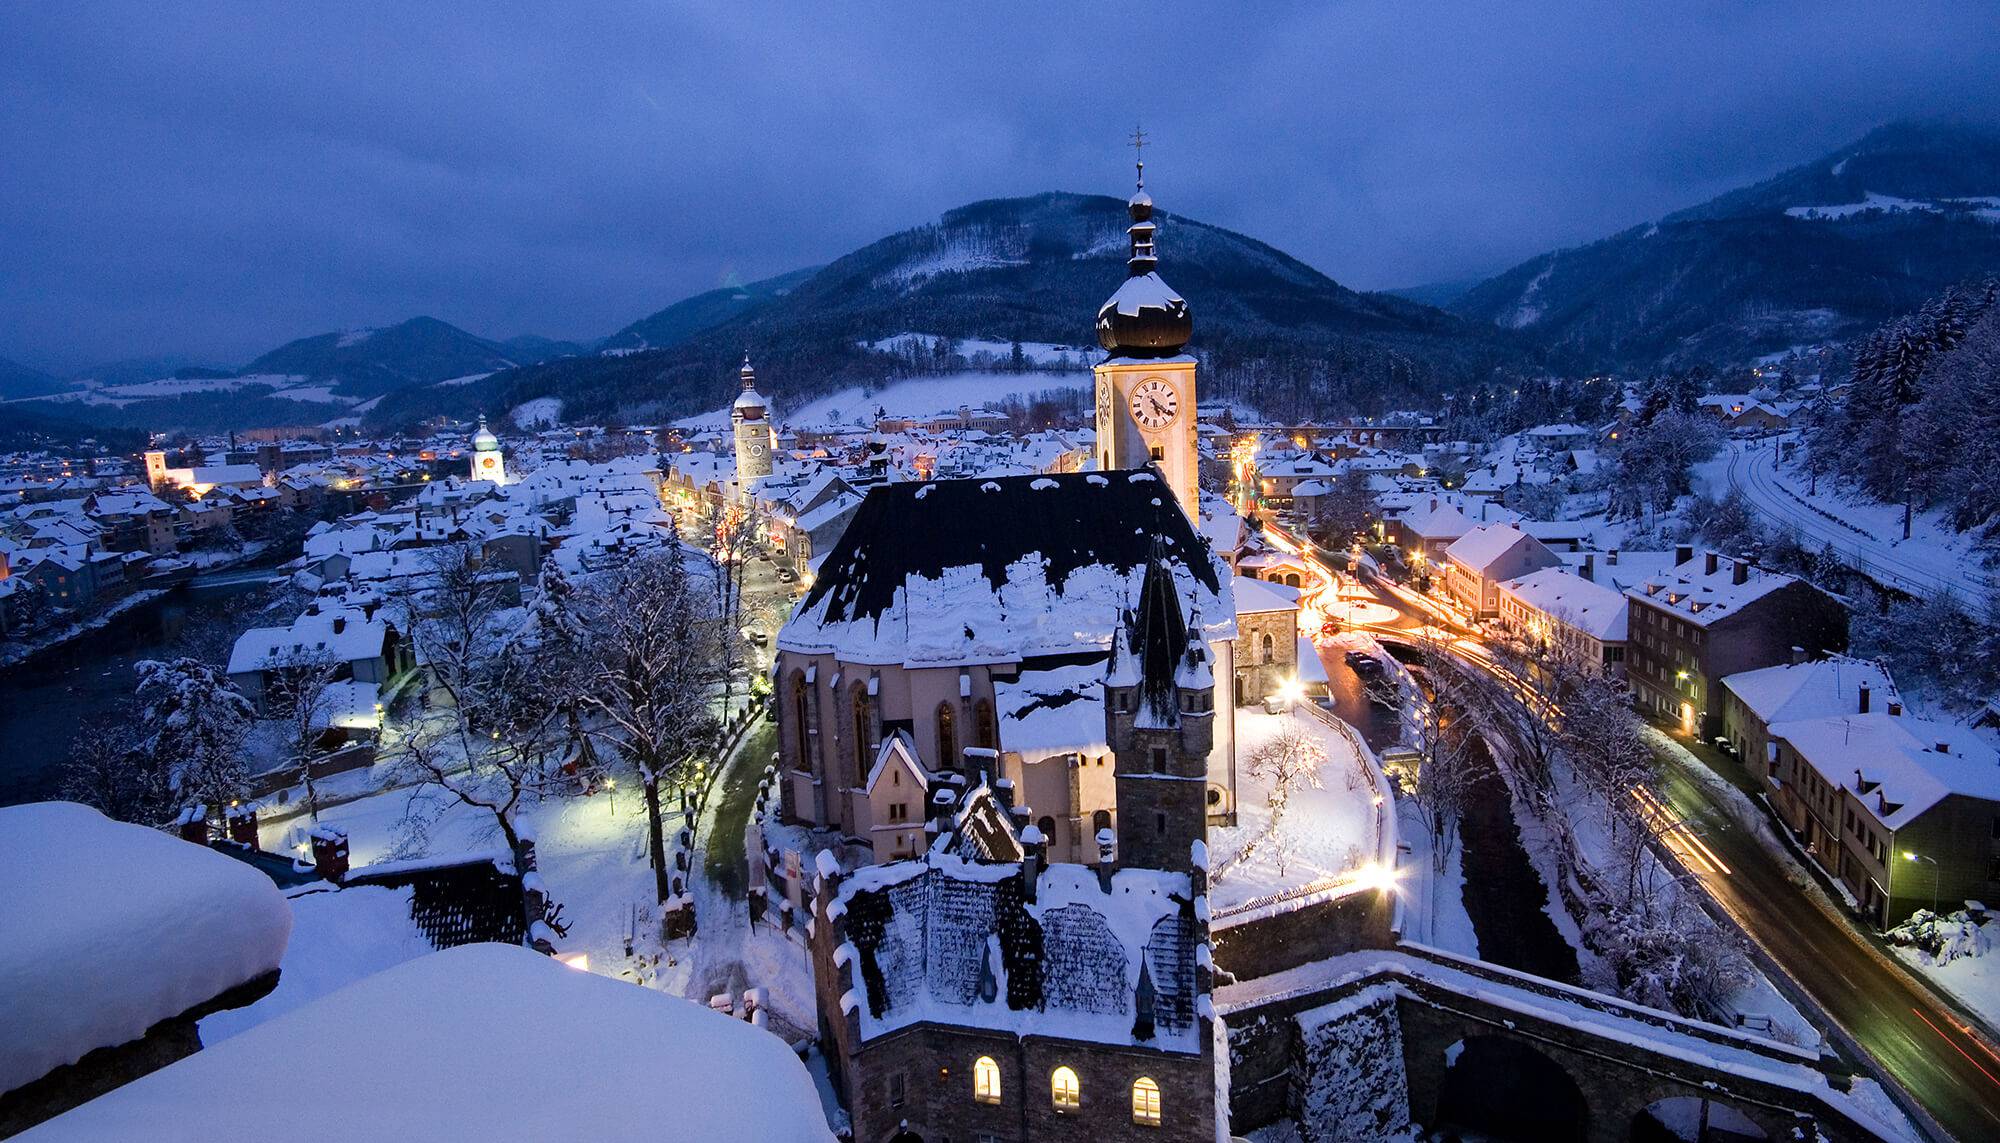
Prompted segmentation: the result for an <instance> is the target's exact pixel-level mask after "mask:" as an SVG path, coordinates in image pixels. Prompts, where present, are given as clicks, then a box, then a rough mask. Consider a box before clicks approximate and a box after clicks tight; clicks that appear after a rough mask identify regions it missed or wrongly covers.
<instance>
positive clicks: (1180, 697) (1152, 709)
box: [1104, 538, 1215, 871]
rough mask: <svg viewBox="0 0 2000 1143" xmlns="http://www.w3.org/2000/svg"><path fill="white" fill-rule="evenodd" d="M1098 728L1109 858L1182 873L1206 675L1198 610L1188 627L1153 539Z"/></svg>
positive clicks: (1202, 789)
mask: <svg viewBox="0 0 2000 1143" xmlns="http://www.w3.org/2000/svg"><path fill="white" fill-rule="evenodd" d="M1104 734H1105V739H1106V741H1107V742H1109V743H1110V745H1111V753H1112V757H1113V759H1114V763H1115V774H1114V778H1115V781H1116V783H1117V789H1118V828H1117V838H1118V840H1117V844H1118V863H1119V864H1120V865H1122V866H1127V867H1137V868H1143V869H1168V870H1181V871H1185V870H1186V869H1187V868H1188V866H1189V857H1188V853H1189V846H1190V845H1191V843H1193V842H1195V841H1206V840H1207V838H1208V805H1207V796H1208V755H1209V751H1210V749H1211V748H1212V747H1213V746H1214V742H1215V677H1214V672H1213V670H1211V668H1210V666H1209V657H1208V647H1207V644H1206V643H1204V642H1203V640H1202V638H1201V616H1200V615H1199V614H1198V613H1197V614H1196V615H1195V616H1194V630H1193V631H1190V630H1189V626H1188V624H1187V622H1186V621H1184V620H1183V619H1182V616H1181V603H1180V596H1179V594H1178V592H1177V591H1176V590H1175V587H1174V575H1173V572H1172V570H1170V569H1169V568H1168V567H1167V557H1166V545H1165V542H1164V541H1162V540H1159V539H1157V538H1156V539H1155V540H1154V541H1153V551H1152V556H1151V558H1150V559H1149V560H1148V561H1147V563H1146V574H1145V578H1144V579H1143V580H1142V581H1141V582H1140V585H1139V609H1138V612H1137V613H1136V614H1134V615H1132V616H1129V617H1127V619H1126V620H1125V621H1122V622H1120V623H1119V624H1118V627H1117V630H1116V632H1115V633H1114V634H1113V636H1112V643H1111V662H1110V665H1109V668H1108V670H1107V671H1106V673H1105V677H1104Z"/></svg>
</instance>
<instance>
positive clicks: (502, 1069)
mask: <svg viewBox="0 0 2000 1143" xmlns="http://www.w3.org/2000/svg"><path fill="white" fill-rule="evenodd" d="M169 840H171V839H169ZM183 844H184V843H183ZM218 1114H220V1115H224V1116H226V1117H227V1119H228V1120H229V1121H231V1122H236V1123H256V1124H269V1125H278V1124H291V1125H294V1126H295V1127H297V1128H298V1129H299V1130H302V1131H306V1132H307V1133H308V1134H310V1133H312V1132H313V1131H315V1130H318V1131H321V1132H323V1133H325V1134H327V1135H328V1136H329V1137H330V1138H337V1139H340V1140H343V1141H344V1143H367V1141H370V1140H385V1141H388V1140H394V1141H396V1143H402V1141H405V1140H425V1141H426V1143H451V1141H455V1140H466V1141H468V1143H470V1141H478V1143H489V1141H493V1140H524V1141H525V1140H534V1141H537V1143H539V1141H542V1140H552V1139H689V1140H693V1139H700V1140H716V1141H726V1140H756V1141H759V1143H763V1141H776V1143H789V1141H792V1140H799V1141H805V1140H815V1141H817V1140H830V1139H832V1137H833V1136H832V1133H831V1132H829V1131H828V1130H827V1126H826V1121H825V1119H824V1118H823V1117H822V1115H821V1112H820V1102H819V1097H818V1095H817V1094H816V1093H815V1091H814V1089H813V1084H812V1080H811V1078H810V1077H809V1076H808V1075H807V1073H806V1069H805V1066H804V1065H803V1064H801V1063H800V1062H799V1060H798V1057H796V1056H794V1055H793V1054H792V1052H791V1049H790V1048H789V1047H787V1046H786V1045H785V1043H784V1042H783V1041H782V1040H780V1039H778V1038H777V1037H776V1036H773V1035H771V1034H770V1033H769V1032H766V1031H764V1030H762V1029H760V1028H755V1027H752V1026H751V1025H749V1024H745V1023H743V1022H741V1021H738V1020H732V1019H730V1018H729V1017H727V1016H723V1015H721V1014H719V1013H715V1012H710V1011H708V1010H707V1009H705V1008H702V1007H701V1006H699V1005H696V1004H692V1003H690V1002H688V1001H685V1000H680V999H677V998H674V997H670V996H665V995H662V994H660V993H658V992H654V991H651V990H648V989H644V988H638V987H634V986H633V985H631V984H626V983H623V982H621V981H616V980H611V979H609V978H607V977H602V976H595V975H592V974H590V973H587V972H578V971H576V970H574V969H571V968H567V967H565V966H563V965H560V964H558V963H556V962H555V961H553V960H550V959H549V958H547V957H544V956H540V955H538V954H536V953H532V952H529V951H527V950H526V949H520V948H514V947H512V946H509V945H465V946H463V947H460V948H455V949H451V950H448V951H446V952H440V953H433V954H432V955H430V956H426V957H421V958H419V959H417V960H413V961H409V962H407V963H405V964H401V965H398V966H396V967H395V968H392V969H389V970H388V971H387V972H383V973H379V974H377V975H375V976H371V977H369V978H367V979H365V980H362V981H360V982H359V983H357V984H354V985H351V986H349V987H347V988H344V989H341V990H340V991H338V992H335V993H333V994H332V995H330V996H327V997H324V998H322V999H320V1000H317V1001H315V1002H313V1003H311V1004H308V1005H306V1006H305V1007H303V1008H300V1009H298V1010H297V1011H295V1012H291V1013H288V1014H286V1015H284V1016H281V1017H279V1018H277V1019H275V1020H272V1021H271V1022H270V1023H268V1024H263V1025H260V1026H258V1027H256V1028H252V1029H250V1030H249V1031H247V1032H244V1033H243V1034H241V1035H239V1036H235V1037H232V1038H231V1039H228V1040H226V1041H224V1042H222V1043H220V1044H217V1045H216V1046H214V1047H212V1048H209V1049H207V1050H206V1051H203V1052H199V1053H197V1054H195V1055H193V1056H190V1057H188V1058H187V1059H185V1060H182V1061H181V1062H179V1063H177V1064H174V1065H173V1066H171V1067H167V1068H163V1069H161V1070H160V1071H157V1072H154V1073H153V1074H151V1075H149V1076H146V1077H145V1078H143V1079H140V1080H138V1081H136V1082H134V1083H131V1084H128V1085H126V1086H125V1087H122V1088H119V1089H118V1090H116V1091H114V1092H112V1093H110V1094H109V1095H106V1096H103V1097H101V1098H99V1099H97V1100H94V1101H92V1102H90V1103H87V1104H85V1105H83V1106H82V1107H79V1108H77V1109H76V1110H74V1111H72V1112H69V1113H68V1114H66V1115H62V1116H58V1117H57V1118H55V1119H53V1120H50V1121H49V1122H47V1123H45V1124H43V1125H41V1126H40V1127H38V1128H35V1129H33V1130H31V1131H29V1132H28V1133H27V1134H25V1135H22V1136H20V1138H21V1139H23V1140H29V1141H33V1143H53V1141H56V1140H79V1141H81V1140H92V1141H95V1140H102V1139H141V1138H143V1139H150V1140H188V1141H190V1143H193V1141H197V1140H202V1141H205V1140H207V1139H210V1138H212V1137H213V1134H214V1130H215V1118H214V1117H215V1116H216V1115H218Z"/></svg>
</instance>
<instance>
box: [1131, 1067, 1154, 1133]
mask: <svg viewBox="0 0 2000 1143" xmlns="http://www.w3.org/2000/svg"><path fill="white" fill-rule="evenodd" d="M1132 1122H1134V1123H1138V1124H1143V1125H1145V1126H1147V1127H1158V1126H1159V1125H1160V1085H1159V1084H1156V1083H1154V1082H1153V1081H1152V1079H1151V1077H1149V1076H1140V1077H1139V1078H1138V1079H1136V1080H1133V1081H1132Z"/></svg>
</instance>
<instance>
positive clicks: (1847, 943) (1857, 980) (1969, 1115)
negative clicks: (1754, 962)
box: [1659, 752, 2000, 1140]
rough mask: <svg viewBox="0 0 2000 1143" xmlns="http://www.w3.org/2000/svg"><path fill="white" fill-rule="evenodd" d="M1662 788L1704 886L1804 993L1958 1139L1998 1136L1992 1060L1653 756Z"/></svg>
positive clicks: (1697, 787) (1710, 794)
mask: <svg viewBox="0 0 2000 1143" xmlns="http://www.w3.org/2000/svg"><path fill="white" fill-rule="evenodd" d="M1660 758H1661V763H1662V764H1661V767H1660V785H1659V792H1660V793H1661V794H1662V795H1663V796H1664V797H1665V798H1666V800H1667V803H1668V805H1669V806H1671V807H1672V809H1673V810H1674V811H1675V813H1676V814H1677V815H1678V816H1679V817H1680V818H1681V819H1682V821H1684V822H1685V823H1686V824H1687V826H1688V827H1689V829H1690V830H1692V831H1693V832H1694V833H1695V834H1696V836H1697V837H1698V838H1699V839H1700V841H1701V842H1702V843H1703V845H1704V846H1705V848H1706V849H1707V850H1708V851H1709V852H1710V853H1712V854H1713V856H1714V857H1715V859H1716V860H1715V861H1714V862H1701V861H1689V862H1687V863H1686V864H1687V867H1688V868H1689V870H1690V871H1691V872H1693V874H1694V876H1695V877H1696V879H1697V880H1698V881H1699V882H1700V883H1701V886H1702V888H1704V889H1705V890H1707V891H1708V894H1709V896H1710V897H1711V898H1713V899H1714V900H1715V902H1716V903H1717V904H1718V905H1720V906H1721V907H1722V909H1723V910H1724V911H1725V912H1727V913H1728V914H1729V916H1730V917H1731V918H1733V919H1734V920H1735V921H1736V923H1737V925H1738V926H1739V927H1741V928H1742V929H1743V931H1744V932H1745V933H1747V934H1748V935H1749V936H1750V939H1752V940H1754V941H1756V942H1757V945H1758V947H1760V948H1762V949H1763V950H1764V951H1765V952H1766V953H1768V954H1769V955H1770V957H1771V958H1772V959H1773V960H1774V961H1776V962H1777V963H1778V964H1780V965H1781V966H1783V968H1784V970H1785V972H1786V974H1787V975H1789V976H1790V977H1791V978H1792V981H1793V982H1794V983H1795V984H1797V985H1798V986H1799V988H1801V989H1802V990H1804V992H1805V993H1806V995H1808V996H1810V997H1812V999H1813V1000H1814V1001H1815V1002H1817V1003H1818V1004H1819V1005H1820V1007H1821V1008H1823V1009H1825V1011H1826V1013H1827V1014H1828V1015H1829V1016H1831V1017H1832V1019H1833V1020H1834V1022H1836V1023H1837V1024H1839V1025H1840V1027H1841V1029H1842V1030H1844V1031H1845V1032H1847V1034H1848V1035H1849V1036H1852V1037H1853V1038H1854V1041H1855V1042H1856V1043H1858V1044H1859V1045H1860V1046H1861V1048H1862V1049H1863V1050H1864V1051H1866V1052H1867V1053H1868V1054H1869V1055H1870V1056H1871V1057H1873V1058H1874V1059H1875V1061H1876V1062H1877V1063H1879V1064H1880V1065H1881V1066H1882V1068H1883V1070H1884V1071H1886V1072H1887V1073H1888V1074H1889V1075H1890V1076H1892V1077H1893V1078H1894V1079H1895V1080H1896V1082H1897V1083H1899V1084H1901V1085H1902V1086H1903V1088H1904V1090H1906V1091H1908V1092H1909V1093H1910V1094H1911V1095H1912V1096H1914V1097H1915V1098H1916V1100H1917V1101H1918V1102H1919V1103H1921V1104H1923V1106H1924V1107H1925V1109H1926V1110H1928V1111H1929V1112H1930V1113H1931V1114H1932V1115H1933V1116H1934V1117H1936V1119H1937V1120H1938V1122H1939V1123H1940V1124H1942V1125H1943V1126H1944V1128H1945V1129H1946V1130H1947V1131H1950V1132H1951V1133H1952V1135H1953V1136H1954V1137H1956V1138H1958V1139H1965V1140H1974V1139H2000V1057H1996V1056H1995V1055H1993V1054H1992V1052H1990V1051H1989V1050H1988V1049H1987V1048H1986V1046H1985V1045H1984V1044H1982V1043H1981V1042H1980V1041H1979V1040H1977V1039H1975V1038H1974V1037H1972V1036H1969V1035H1967V1034H1966V1033H1965V1032H1964V1031H1962V1030H1961V1022H1960V1019H1959V1017H1958V1016H1956V1015H1955V1014H1954V1013H1953V1012H1951V1010H1950V1009H1949V1008H1947V1007H1945V1006H1944V1005H1943V1004H1941V1003H1940V1002H1939V1001H1938V1000H1937V998H1936V997H1935V996H1933V995H1932V994H1931V993H1930V992H1929V991H1928V990H1926V989H1924V988H1923V987H1921V986H1920V985H1917V984H1916V983H1914V982H1912V981H1911V980H1909V979H1908V978H1907V977H1906V976H1904V975H1903V973H1902V972H1901V971H1899V970H1897V969H1894V968H1892V967H1890V966H1889V965H1887V964H1885V963H1883V961H1882V960H1881V959H1880V957H1881V954H1879V953H1878V952H1877V951H1876V950H1875V949H1873V948H1872V947H1871V946H1869V945H1868V944H1866V943H1865V940H1864V938H1862V937H1861V936H1860V935H1859V934H1857V933H1856V932H1855V931H1854V929H1853V927H1852V926H1851V925H1850V924H1849V923H1848V922H1847V921H1846V920H1845V919H1844V918H1842V917H1839V916H1836V915H1834V914H1832V913H1830V912H1829V911H1828V910H1827V909H1826V908H1824V907H1822V906H1821V905H1820V904H1819V902H1818V901H1817V900H1816V899H1815V898H1814V897H1812V896H1811V895H1810V894H1809V892H1808V891H1807V890H1806V889H1804V888H1802V887H1801V886H1799V885H1796V884H1793V882H1792V880H1791V878H1790V877H1788V876H1787V875H1786V868H1785V865H1784V864H1783V863H1782V862H1780V861H1778V860H1776V859H1775V858H1773V856H1772V855H1771V854H1770V853H1769V851H1767V850H1766V849H1765V848H1764V843H1763V842H1761V841H1759V840H1758V839H1757V838H1756V837H1754V836H1752V835H1751V831H1750V830H1748V829H1746V828H1744V827H1742V826H1740V825H1738V824H1737V823H1736V821H1735V820H1734V819H1733V818H1732V817H1731V816H1730V815H1729V813H1728V811H1727V810H1726V809H1724V808H1723V806H1722V805H1721V801H1720V798H1721V796H1722V795H1720V794H1718V793H1717V792H1716V791H1714V790H1713V789H1711V788H1710V787H1709V786H1708V785H1707V784H1706V783H1703V782H1701V781H1699V780H1697V779H1695V778H1694V777H1693V776H1691V775H1690V774H1689V773H1688V771H1687V769H1686V765H1687V764H1686V763H1684V762H1683V761H1682V760H1680V759H1679V758H1677V757H1675V756H1673V755H1672V754H1669V753H1664V752H1663V753H1662V754H1661V755H1660Z"/></svg>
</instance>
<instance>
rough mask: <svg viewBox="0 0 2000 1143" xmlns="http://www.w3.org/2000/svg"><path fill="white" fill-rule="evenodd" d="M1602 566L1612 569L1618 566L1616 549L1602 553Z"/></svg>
mask: <svg viewBox="0 0 2000 1143" xmlns="http://www.w3.org/2000/svg"><path fill="white" fill-rule="evenodd" d="M1604 566H1606V567H1613V568H1615V567H1617V566H1618V549H1617V548H1613V549H1611V550H1610V551H1608V552H1606V553H1604Z"/></svg>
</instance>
